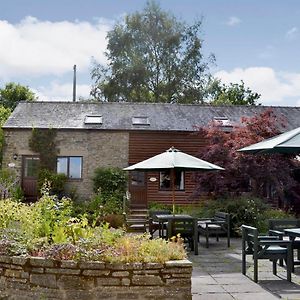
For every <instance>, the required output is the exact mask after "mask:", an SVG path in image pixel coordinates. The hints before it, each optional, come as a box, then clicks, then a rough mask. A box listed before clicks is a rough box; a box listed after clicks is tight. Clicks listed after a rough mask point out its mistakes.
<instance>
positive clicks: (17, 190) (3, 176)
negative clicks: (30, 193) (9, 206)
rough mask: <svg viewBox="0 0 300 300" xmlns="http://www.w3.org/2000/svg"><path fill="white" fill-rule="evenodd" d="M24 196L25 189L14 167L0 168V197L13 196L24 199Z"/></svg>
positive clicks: (16, 198)
mask: <svg viewBox="0 0 300 300" xmlns="http://www.w3.org/2000/svg"><path fill="white" fill-rule="evenodd" d="M23 197H24V194H23V191H22V189H21V187H20V185H19V180H18V178H17V176H16V172H15V170H13V169H1V170H0V198H1V199H7V198H13V199H15V200H22V199H23Z"/></svg>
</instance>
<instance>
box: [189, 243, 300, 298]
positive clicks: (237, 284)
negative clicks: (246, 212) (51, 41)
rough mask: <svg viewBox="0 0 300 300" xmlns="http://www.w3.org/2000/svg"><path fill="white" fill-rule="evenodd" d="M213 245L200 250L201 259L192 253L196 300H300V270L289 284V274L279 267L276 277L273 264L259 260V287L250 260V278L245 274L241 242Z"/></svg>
mask: <svg viewBox="0 0 300 300" xmlns="http://www.w3.org/2000/svg"><path fill="white" fill-rule="evenodd" d="M231 244H232V246H231V247H230V248H227V245H226V241H225V240H223V241H222V239H221V240H220V242H218V243H217V242H214V241H213V240H212V243H210V248H208V249H207V248H205V247H204V246H203V244H202V245H201V243H200V246H199V255H198V256H195V255H193V254H192V253H191V254H190V255H189V259H190V260H191V261H192V262H193V275H192V295H193V300H197V299H208V300H210V299H211V300H214V299H218V300H227V299H238V300H248V299H249V300H260V299H262V300H269V299H280V298H281V299H299V300H300V267H296V270H295V273H294V274H293V275H292V282H291V283H290V282H288V281H287V280H286V270H285V268H282V267H280V266H278V268H277V272H278V273H277V276H275V275H273V273H272V263H271V262H270V261H269V260H259V267H258V280H259V282H258V283H255V282H254V281H253V262H252V261H251V258H250V256H249V257H248V256H247V276H244V275H243V274H242V273H241V267H242V260H241V244H242V241H241V239H238V238H235V239H232V240H231Z"/></svg>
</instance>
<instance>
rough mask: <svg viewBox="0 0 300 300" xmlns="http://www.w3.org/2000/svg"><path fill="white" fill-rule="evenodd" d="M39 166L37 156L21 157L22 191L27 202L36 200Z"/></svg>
mask: <svg viewBox="0 0 300 300" xmlns="http://www.w3.org/2000/svg"><path fill="white" fill-rule="evenodd" d="M39 166H40V159H39V157H37V156H23V158H22V189H23V192H24V196H25V199H26V200H28V201H35V200H37V196H38V190H37V180H38V172H39Z"/></svg>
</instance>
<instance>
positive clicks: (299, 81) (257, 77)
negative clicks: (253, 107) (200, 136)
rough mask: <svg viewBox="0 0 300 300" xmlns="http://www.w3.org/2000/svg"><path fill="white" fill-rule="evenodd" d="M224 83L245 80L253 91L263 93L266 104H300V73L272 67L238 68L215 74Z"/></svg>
mask: <svg viewBox="0 0 300 300" xmlns="http://www.w3.org/2000/svg"><path fill="white" fill-rule="evenodd" d="M215 76H216V77H218V78H220V79H221V80H222V82H223V83H226V84H228V83H230V82H232V83H239V82H241V80H243V81H244V82H245V85H246V86H248V87H249V88H250V89H251V90H252V91H253V92H257V93H259V94H261V98H260V101H261V102H262V103H263V104H264V105H272V104H274V105H299V104H300V73H286V72H275V71H274V70H273V69H272V68H267V67H251V68H246V69H242V68H236V69H234V70H232V71H225V70H222V71H219V72H217V73H216V74H215Z"/></svg>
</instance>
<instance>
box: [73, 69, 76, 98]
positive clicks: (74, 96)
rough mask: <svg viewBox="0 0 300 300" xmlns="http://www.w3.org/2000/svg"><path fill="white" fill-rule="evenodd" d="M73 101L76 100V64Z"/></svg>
mask: <svg viewBox="0 0 300 300" xmlns="http://www.w3.org/2000/svg"><path fill="white" fill-rule="evenodd" d="M73 71H74V75H73V102H75V101H76V65H74V66H73Z"/></svg>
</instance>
